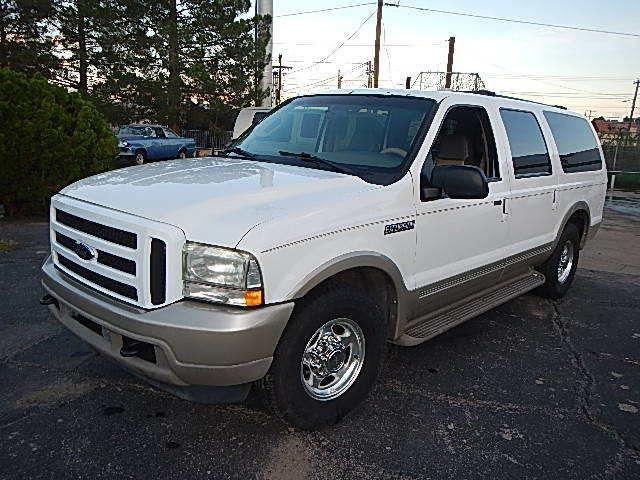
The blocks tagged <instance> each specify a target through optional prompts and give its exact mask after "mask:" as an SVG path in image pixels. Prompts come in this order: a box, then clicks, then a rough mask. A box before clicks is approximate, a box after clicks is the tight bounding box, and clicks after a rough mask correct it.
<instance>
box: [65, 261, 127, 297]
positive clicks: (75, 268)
mask: <svg viewBox="0 0 640 480" xmlns="http://www.w3.org/2000/svg"><path fill="white" fill-rule="evenodd" d="M57 257H58V262H59V263H60V265H62V266H63V267H64V268H66V269H67V270H70V271H72V272H73V273H75V274H76V275H79V276H80V277H82V278H84V279H85V280H88V281H89V282H91V283H94V284H96V285H99V286H100V287H102V288H105V289H107V290H110V291H112V292H114V293H117V294H118V295H121V296H123V297H126V298H130V299H131V300H136V301H137V300H138V291H137V290H136V287H134V286H132V285H127V284H126V283H122V282H119V281H117V280H114V279H112V278H109V277H105V276H104V275H101V274H99V273H96V272H94V271H93V270H89V269H88V268H85V267H83V266H81V265H78V264H77V263H75V262H74V261H72V260H69V259H68V258H67V257H65V256H64V255H62V254H61V253H58V254H57Z"/></svg>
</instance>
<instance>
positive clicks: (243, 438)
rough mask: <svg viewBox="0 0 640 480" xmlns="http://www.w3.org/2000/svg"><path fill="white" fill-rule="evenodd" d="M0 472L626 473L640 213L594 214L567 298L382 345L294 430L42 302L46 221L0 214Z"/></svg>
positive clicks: (530, 303) (629, 471)
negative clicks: (142, 363)
mask: <svg viewBox="0 0 640 480" xmlns="http://www.w3.org/2000/svg"><path fill="white" fill-rule="evenodd" d="M2 239H5V240H6V239H11V240H14V241H15V242H17V248H16V249H15V250H13V251H10V252H7V253H0V292H1V293H0V478H2V479H18V478H19V479H27V478H46V479H52V478H90V479H102V478H104V479H129V478H135V479H143V478H154V479H155V478H162V479H191V478H242V479H246V478H260V479H280V478H296V479H298V478H300V479H302V478H317V479H343V478H344V479H348V478H358V479H360V478H366V479H376V478H380V479H395V478H397V479H424V478H433V479H442V478H455V479H472V478H496V479H498V478H509V479H511V478H549V479H581V480H582V479H607V478H610V479H638V478H640V216H636V215H635V214H634V213H633V212H631V213H629V212H628V211H625V210H624V209H623V210H620V209H615V208H614V209H609V210H607V219H606V222H605V225H604V227H603V228H602V229H601V232H600V233H599V234H598V237H596V240H595V241H594V242H593V243H592V244H591V245H589V246H588V248H587V250H585V251H584V252H583V253H584V254H583V260H582V261H581V264H580V265H581V268H580V269H579V270H578V274H577V278H576V281H575V284H574V285H573V287H572V289H571V290H570V293H569V294H568V295H567V296H566V297H565V298H564V299H562V300H561V301H557V302H551V301H548V300H543V299H540V298H538V297H535V296H533V295H526V296H524V297H522V298H519V299H516V300H514V301H512V302H509V303H507V304H505V305H503V306H501V307H499V308H496V309H494V310H492V311H490V312H488V313H486V314H484V315H482V316H480V317H478V318H477V319H474V320H472V321H469V322H467V323H466V324H464V325H461V326H459V327H457V328H455V329H453V330H451V331H449V332H447V333H446V334H444V335H441V336H440V337H438V338H436V339H434V340H432V341H430V342H427V343H425V344H422V345H420V346H418V347H413V348H405V349H393V350H392V352H391V354H390V355H389V358H388V359H387V362H386V363H385V368H384V371H383V373H382V376H381V378H380V381H379V383H378V385H377V386H376V388H375V390H374V392H373V393H372V395H371V396H370V398H369V399H368V400H367V401H366V402H365V403H364V405H362V406H361V407H360V408H358V409H357V410H356V411H354V412H353V414H351V415H350V416H348V417H347V418H346V419H344V420H343V421H342V422H341V423H340V424H338V425H336V426H334V427H331V428H328V429H325V430H323V431H320V432H300V431H297V430H295V429H292V428H290V427H288V426H287V425H285V424H283V423H281V422H280V421H278V420H276V419H275V418H273V417H271V416H270V415H269V414H267V413H266V412H264V411H263V410H262V409H261V408H260V407H259V406H257V405H250V406H246V405H227V406H206V405H198V404H193V403H189V402H186V401H183V400H180V399H177V398H175V397H172V396H171V395H169V394H166V393H163V392H160V391H157V390H155V389H154V388H152V387H150V386H148V385H147V384H145V383H144V382H142V381H140V380H138V379H136V378H134V377H132V376H131V375H130V374H128V373H126V372H124V371H122V370H120V368H118V367H117V366H116V365H114V364H112V363H110V362H109V361H108V360H106V359H105V358H103V357H101V356H99V355H97V354H95V353H94V352H93V351H91V350H90V349H89V348H88V347H87V346H86V345H85V344H84V343H83V342H81V341H80V340H78V339H77V338H75V337H74V336H73V335H72V334H70V333H69V332H67V331H66V330H65V329H64V328H63V327H61V326H60V325H59V324H57V323H56V321H55V320H54V319H53V318H52V317H51V316H50V315H49V314H48V313H47V311H46V310H45V309H44V308H43V307H41V306H40V305H39V304H38V298H39V296H40V287H39V267H40V264H41V262H42V260H43V259H44V258H45V256H46V255H47V254H48V250H49V247H48V234H47V224H46V223H44V222H20V223H7V222H4V223H0V240H2Z"/></svg>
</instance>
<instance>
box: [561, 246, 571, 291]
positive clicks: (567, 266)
mask: <svg viewBox="0 0 640 480" xmlns="http://www.w3.org/2000/svg"><path fill="white" fill-rule="evenodd" d="M572 268H573V243H572V242H571V241H569V240H567V242H566V243H565V244H564V246H563V247H562V252H561V253H560V260H559V261H558V282H560V283H564V282H566V281H567V279H568V278H569V275H570V274H571V269H572Z"/></svg>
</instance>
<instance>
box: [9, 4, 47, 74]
mask: <svg viewBox="0 0 640 480" xmlns="http://www.w3.org/2000/svg"><path fill="white" fill-rule="evenodd" d="M53 14H54V5H53V2H52V0H0V67H9V68H11V69H13V70H16V71H20V72H24V73H26V74H29V75H32V74H34V73H36V72H37V73H40V74H42V75H43V76H45V77H46V78H52V77H54V76H55V74H56V72H57V70H58V68H59V66H60V62H59V59H58V58H57V57H56V56H55V55H54V48H55V44H54V38H53V34H52V30H51V28H50V26H51V18H52V17H53Z"/></svg>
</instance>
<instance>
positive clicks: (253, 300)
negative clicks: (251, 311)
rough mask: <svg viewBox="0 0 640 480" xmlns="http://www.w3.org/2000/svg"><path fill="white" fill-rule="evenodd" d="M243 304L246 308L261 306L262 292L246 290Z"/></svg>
mask: <svg viewBox="0 0 640 480" xmlns="http://www.w3.org/2000/svg"><path fill="white" fill-rule="evenodd" d="M244 302H245V304H246V305H247V307H257V306H258V305H262V290H247V291H245V292H244Z"/></svg>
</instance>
